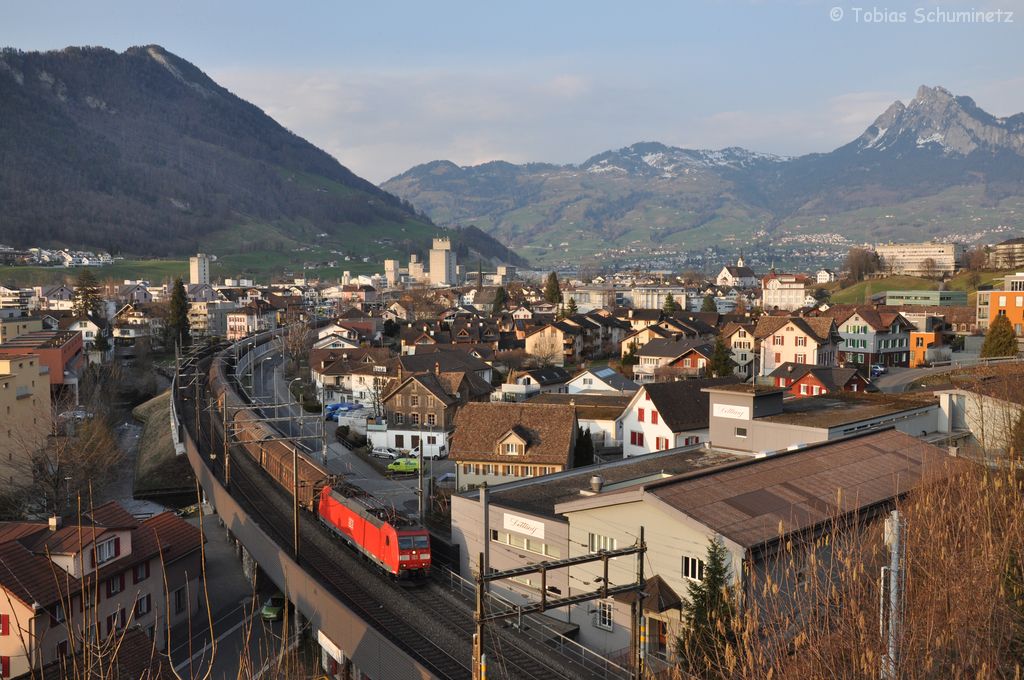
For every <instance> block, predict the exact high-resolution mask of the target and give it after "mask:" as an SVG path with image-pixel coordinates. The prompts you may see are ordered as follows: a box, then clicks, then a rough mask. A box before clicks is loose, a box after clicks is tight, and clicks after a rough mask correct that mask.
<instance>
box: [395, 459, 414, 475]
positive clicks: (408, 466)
mask: <svg viewBox="0 0 1024 680" xmlns="http://www.w3.org/2000/svg"><path fill="white" fill-rule="evenodd" d="M419 469H420V461H419V459H418V458H399V459H397V460H395V461H393V462H391V463H388V470H389V471H391V472H398V473H402V472H418V471H419Z"/></svg>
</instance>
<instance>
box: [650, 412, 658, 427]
mask: <svg viewBox="0 0 1024 680" xmlns="http://www.w3.org/2000/svg"><path fill="white" fill-rule="evenodd" d="M657 424H658V412H657V411H651V425H657Z"/></svg>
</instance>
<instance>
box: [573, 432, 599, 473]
mask: <svg viewBox="0 0 1024 680" xmlns="http://www.w3.org/2000/svg"><path fill="white" fill-rule="evenodd" d="M593 464H594V438H593V437H591V436H590V428H589V427H588V428H587V429H585V430H584V429H583V428H582V427H577V428H576V448H575V449H573V452H572V466H573V467H583V466H584V465H593Z"/></svg>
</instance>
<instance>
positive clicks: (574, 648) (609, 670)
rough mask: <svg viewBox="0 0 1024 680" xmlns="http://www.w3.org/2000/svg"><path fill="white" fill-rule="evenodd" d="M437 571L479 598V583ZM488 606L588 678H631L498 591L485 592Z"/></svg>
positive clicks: (449, 583)
mask: <svg viewBox="0 0 1024 680" xmlns="http://www.w3.org/2000/svg"><path fill="white" fill-rule="evenodd" d="M435 571H436V572H437V573H436V574H435V576H434V578H435V579H436V580H437V581H439V582H440V583H442V584H444V585H445V586H446V587H447V588H448V589H449V590H451V591H452V592H454V593H455V594H456V595H458V596H460V597H462V598H464V599H466V600H468V601H470V602H472V601H473V600H474V598H475V597H476V584H475V583H474V582H472V581H469V580H467V579H465V578H463V577H462V576H460V575H459V574H456V573H455V572H454V571H452V570H451V569H446V568H443V567H442V568H435ZM485 607H486V608H487V609H488V610H490V611H491V613H505V614H507V615H508V617H509V619H514V622H513V623H512V625H513V626H514V627H516V628H517V629H518V630H519V632H520V633H522V634H523V635H526V636H527V637H529V638H530V639H532V640H534V641H536V642H539V643H541V644H543V645H545V646H546V647H548V648H550V649H553V650H556V651H558V652H559V653H560V654H562V655H564V656H566V657H568V658H570V659H572V660H573V661H575V662H576V663H577V664H579V666H580V667H581V668H583V669H584V670H586V671H587V673H588V677H591V678H607V679H608V680H614V679H627V678H629V677H631V672H630V671H629V669H627V668H625V667H623V666H621V665H619V664H618V663H616V662H614V661H612V660H611V659H608V658H606V657H604V656H602V655H600V654H598V653H597V652H595V651H593V650H592V649H589V648H587V647H584V646H583V645H581V644H580V643H578V642H576V641H574V640H570V639H569V638H567V637H566V636H564V635H562V633H560V632H559V631H557V630H555V629H554V628H552V627H551V626H549V625H548V624H547V623H545V622H544V620H543V619H542V618H541V617H539V616H536V615H534V614H520V612H519V607H518V605H516V604H513V603H512V602H511V601H509V600H507V599H505V598H504V597H502V596H501V595H498V594H497V593H494V592H491V591H488V592H487V593H486V594H485Z"/></svg>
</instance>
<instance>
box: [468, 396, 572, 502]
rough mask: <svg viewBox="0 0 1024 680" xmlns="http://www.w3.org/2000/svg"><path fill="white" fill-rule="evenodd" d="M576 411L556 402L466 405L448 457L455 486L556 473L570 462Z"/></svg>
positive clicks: (476, 485) (509, 480)
mask: <svg viewBox="0 0 1024 680" xmlns="http://www.w3.org/2000/svg"><path fill="white" fill-rule="evenodd" d="M576 428H577V422H576V411H575V409H574V408H573V407H572V406H568V405H564V406H563V405H557V404H531V403H530V402H524V403H518V404H509V403H501V402H494V403H488V404H466V405H465V406H464V407H462V408H461V409H460V410H459V413H458V415H457V416H456V417H455V435H454V437H453V438H452V445H451V459H452V460H453V461H455V463H456V467H455V470H456V485H457V488H458V489H459V490H460V491H465V490H466V489H471V488H476V487H478V486H480V485H481V484H483V483H484V482H487V484H488V485H489V486H494V485H497V484H503V483H505V482H511V481H515V480H518V479H524V478H527V477H538V476H542V475H549V474H552V473H555V472H561V471H562V470H566V469H568V468H570V467H572V465H573V453H574V451H575V448H576Z"/></svg>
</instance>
